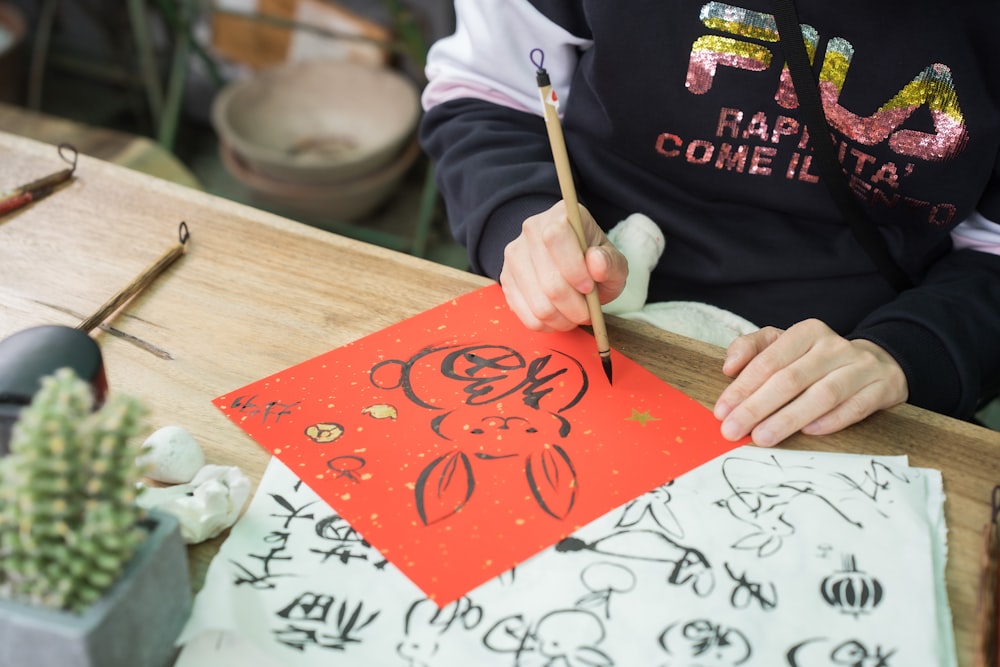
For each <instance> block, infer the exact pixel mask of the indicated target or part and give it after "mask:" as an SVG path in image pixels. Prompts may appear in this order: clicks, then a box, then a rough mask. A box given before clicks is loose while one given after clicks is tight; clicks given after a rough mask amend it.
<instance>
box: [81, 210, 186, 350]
mask: <svg viewBox="0 0 1000 667" xmlns="http://www.w3.org/2000/svg"><path fill="white" fill-rule="evenodd" d="M177 236H178V239H177V243H175V244H174V245H173V246H171V247H170V248H169V249H168V250H167V251H166V252H165V253H163V254H162V255H161V256H160V258H159V259H158V260H156V261H155V262H153V263H152V264H150V265H149V266H147V267H146V269H145V270H144V271H143V272H142V273H140V274H139V275H138V276H136V277H135V278H133V279H132V281H131V282H130V283H129V284H128V285H126V286H125V287H123V288H122V289H121V290H120V291H119V292H118V293H117V294H115V295H114V296H113V297H111V298H110V299H108V300H107V301H106V302H105V303H104V305H102V306H101V307H100V308H98V309H97V310H96V311H95V312H94V313H93V314H92V315H91V316H90V317H88V318H87V319H85V320H83V321H82V322H80V324H78V325H76V328H77V329H80V330H81V331H86V332H90V331H91V330H92V329H93V328H95V327H97V326H98V325H99V324H101V322H103V321H104V320H106V319H108V316H109V315H111V313H113V312H115V311H116V310H118V308H120V307H121V306H122V304H124V303H125V302H126V301H128V300H129V299H131V298H132V297H133V296H134V295H135V294H137V293H138V292H139V291H140V290H142V289H145V288H146V287H147V286H148V285H150V284H151V283H152V282H153V281H154V280H155V279H156V277H157V276H158V275H160V274H161V273H163V271H164V270H166V268H167V267H168V266H170V265H171V264H173V263H174V261H175V260H176V259H177V258H178V257H180V256H181V255H182V254H184V250H185V249H186V248H187V243H188V240H189V239H190V238H191V233H190V232H189V231H188V227H187V223H186V222H181V224H180V226H179V227H178V230H177Z"/></svg>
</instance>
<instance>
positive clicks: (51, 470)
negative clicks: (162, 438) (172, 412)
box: [0, 368, 146, 613]
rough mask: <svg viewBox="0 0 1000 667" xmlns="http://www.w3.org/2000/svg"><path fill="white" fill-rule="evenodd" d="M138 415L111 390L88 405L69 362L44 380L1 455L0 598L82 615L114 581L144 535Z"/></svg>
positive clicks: (141, 413) (140, 409)
mask: <svg viewBox="0 0 1000 667" xmlns="http://www.w3.org/2000/svg"><path fill="white" fill-rule="evenodd" d="M145 415H146V409H145V407H144V406H142V405H141V404H140V403H139V402H138V401H137V400H136V399H134V398H131V397H128V396H122V395H114V394H112V395H110V396H109V397H108V400H107V401H106V402H105V403H104V405H102V406H101V407H100V409H98V410H94V397H93V393H92V392H91V389H90V386H89V385H88V384H87V383H86V382H84V381H83V380H81V379H80V378H78V377H77V376H76V374H74V373H73V371H72V370H70V369H68V368H63V369H60V370H59V371H56V372H55V373H54V374H53V375H50V376H48V377H46V378H43V380H42V383H41V388H40V389H39V391H38V393H37V394H36V395H35V397H34V400H33V401H32V402H31V404H30V405H29V406H27V407H25V408H24V409H23V410H22V411H21V414H20V416H19V418H18V421H17V423H16V425H15V426H14V431H13V433H12V436H11V442H10V450H11V451H10V454H9V455H8V456H7V457H5V458H2V459H0V597H4V598H9V599H12V600H15V601H18V602H23V603H28V604H34V605H40V606H45V607H51V608H57V609H64V610H68V611H73V612H77V613H79V612H81V611H83V610H84V609H86V608H87V607H88V606H89V605H90V604H91V603H93V602H94V601H96V600H97V599H99V598H100V597H101V596H102V595H103V594H104V592H105V591H106V590H107V589H108V588H110V587H111V585H112V584H114V583H115V581H116V580H117V579H118V576H119V575H120V573H121V571H122V569H123V568H124V566H125V564H126V563H128V561H129V559H130V558H131V557H132V555H133V554H134V553H135V549H136V547H137V546H138V545H139V543H140V542H141V541H142V539H143V536H144V531H143V529H142V528H141V526H140V523H139V522H140V519H141V518H142V517H143V510H142V509H141V508H140V507H139V506H138V505H137V504H136V502H135V501H136V495H137V493H138V491H137V482H138V481H139V479H140V478H141V475H142V471H141V470H140V469H139V468H138V467H137V466H136V464H135V459H136V456H137V455H138V453H139V449H140V448H141V446H142V443H141V441H140V440H139V439H138V438H137V436H138V435H139V433H140V432H141V430H142V428H143V425H142V421H143V418H144V417H145Z"/></svg>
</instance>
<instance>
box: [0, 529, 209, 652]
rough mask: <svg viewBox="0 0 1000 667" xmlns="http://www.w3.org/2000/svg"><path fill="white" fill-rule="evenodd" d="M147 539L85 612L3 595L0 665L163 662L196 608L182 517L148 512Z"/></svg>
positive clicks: (0, 603) (1, 604)
mask: <svg viewBox="0 0 1000 667" xmlns="http://www.w3.org/2000/svg"><path fill="white" fill-rule="evenodd" d="M146 523H147V525H148V528H149V531H150V533H149V536H148V537H147V538H146V539H145V540H144V541H143V543H142V545H141V546H140V547H139V550H138V551H137V552H136V555H135V556H134V557H133V558H132V560H131V561H130V562H129V564H128V565H127V566H126V568H125V571H124V572H123V574H122V577H121V579H120V580H119V581H118V583H116V584H115V585H114V586H113V587H112V588H111V590H110V591H108V593H107V595H105V596H104V597H103V598H101V600H100V601H98V602H97V603H96V604H94V605H93V606H92V607H90V608H89V609H87V611H86V612H84V613H83V614H82V615H77V614H71V613H68V612H62V611H53V610H49V609H43V608H40V607H32V606H28V605H22V604H16V603H12V602H10V601H8V600H0V667H166V666H167V665H170V664H172V662H173V660H174V658H175V657H176V652H177V649H176V648H175V647H174V641H175V640H176V639H177V636H178V635H179V634H180V632H181V629H183V627H184V624H185V623H186V621H187V619H188V616H189V615H190V613H191V605H192V595H191V583H190V578H189V576H188V561H187V549H186V547H185V545H184V541H183V539H182V538H181V534H180V527H179V524H178V523H177V519H176V518H175V517H174V516H172V515H170V514H166V513H162V512H156V511H153V512H150V515H149V519H148V520H147V522H146Z"/></svg>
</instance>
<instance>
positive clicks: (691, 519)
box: [176, 446, 956, 667]
mask: <svg viewBox="0 0 1000 667" xmlns="http://www.w3.org/2000/svg"><path fill="white" fill-rule="evenodd" d="M609 483H611V481H610V480H609ZM943 505H944V495H943V489H942V481H941V476H940V473H939V472H938V471H935V470H928V469H920V468H911V467H910V466H909V465H908V462H907V459H906V457H871V456H859V455H852V454H829V453H817V452H799V451H786V450H780V449H778V450H775V449H762V448H757V447H751V446H747V447H741V448H739V449H736V450H734V451H732V452H730V453H729V454H726V455H724V456H722V457H719V458H718V459H715V460H713V461H711V462H709V463H707V464H705V465H703V466H701V467H699V468H697V469H695V470H693V471H692V472H689V473H687V474H685V475H683V476H682V477H680V478H678V479H676V480H674V481H673V482H671V483H669V484H667V485H665V486H662V487H660V488H658V489H654V490H653V491H651V492H649V493H647V494H645V495H643V496H641V497H639V498H638V499H636V500H634V501H632V502H630V503H628V504H627V505H625V506H623V507H620V508H618V509H616V510H614V511H612V512H609V513H608V514H607V515H605V516H603V517H601V518H600V519H598V520H596V521H594V522H592V523H591V524H589V525H587V526H586V527H585V528H584V529H582V530H580V531H577V532H576V533H575V534H574V535H572V536H571V537H568V538H566V539H564V540H562V541H561V542H559V543H558V544H556V545H554V546H552V547H550V548H548V549H546V550H545V551H543V552H541V553H539V554H538V555H537V556H535V557H533V558H531V559H529V560H528V561H526V562H524V563H522V564H521V565H519V566H517V567H516V568H514V569H513V570H511V571H508V572H506V573H505V574H503V575H502V576H500V577H497V578H496V579H494V580H491V581H489V582H487V583H486V584H484V585H482V586H480V587H478V588H476V589H475V590H472V591H470V592H469V593H468V594H467V595H465V596H464V597H462V598H460V599H459V600H457V601H456V602H453V603H451V604H449V605H447V606H446V607H444V608H443V609H439V608H438V607H437V606H436V605H435V604H434V603H433V602H431V601H429V600H427V599H426V598H425V597H424V596H423V594H422V593H421V592H420V590H419V589H418V588H417V587H416V586H414V585H413V584H412V583H410V581H409V580H408V579H406V578H405V577H404V576H403V575H402V574H401V573H400V572H399V571H398V570H396V569H395V568H394V567H393V565H392V564H390V563H387V562H386V561H385V560H384V558H383V557H382V556H381V554H380V553H378V552H377V551H376V550H375V549H373V548H372V547H370V546H369V545H368V544H367V543H366V542H365V541H364V538H363V537H362V536H361V535H359V534H358V533H356V532H355V531H354V530H352V529H351V527H350V526H348V525H347V524H346V523H345V522H344V521H343V520H342V519H340V517H338V516H337V515H336V514H335V513H334V512H333V510H331V509H330V507H329V506H328V505H327V504H325V503H324V502H323V501H321V500H320V499H319V498H318V497H317V496H316V495H315V494H314V493H313V492H312V491H311V490H310V489H309V488H308V487H307V486H305V485H304V484H302V483H301V482H300V481H299V480H298V479H297V478H296V477H295V476H294V475H293V474H292V473H291V472H290V471H289V470H288V468H286V467H285V466H284V464H282V463H281V462H279V461H278V460H277V459H273V460H272V461H271V463H270V464H269V466H268V468H267V471H266V473H265V475H264V477H263V479H262V481H261V484H260V487H259V489H258V491H257V493H256V495H255V497H254V498H253V500H252V502H251V505H250V507H249V508H248V510H247V512H246V514H245V515H244V517H243V518H242V519H241V520H240V521H239V522H238V523H237V524H236V525H235V526H234V527H233V530H232V532H231V534H230V537H229V538H228V539H227V540H226V542H225V543H224V544H223V545H222V548H221V550H220V552H219V554H218V555H217V556H216V558H215V559H214V561H213V562H212V564H211V566H210V568H209V571H208V575H207V578H206V582H205V585H204V588H203V589H202V591H201V592H200V593H199V594H198V596H197V598H196V601H195V609H194V612H193V614H192V617H191V619H190V621H189V623H188V625H187V627H186V629H185V631H184V633H183V635H182V637H181V642H182V643H184V647H183V649H182V651H181V655H180V657H179V659H178V662H177V663H176V667H208V666H213V667H214V666H216V665H221V664H239V665H241V666H244V667H252V666H267V667H272V666H274V667H277V666H281V667H291V666H297V665H302V666H311V665H323V666H324V667H330V666H335V665H352V666H353V665H364V666H365V667H470V666H475V667H490V666H494V665H495V666H497V667H536V666H537V667H541V666H553V667H556V666H558V667H605V666H611V665H617V666H620V667H636V666H641V667H645V666H651V667H653V666H656V667H729V666H756V665H759V666H761V667H780V666H783V665H785V666H789V667H818V666H844V665H851V666H857V665H865V666H866V667H867V666H870V667H876V666H877V667H912V666H913V665H935V666H938V665H940V666H942V667H949V666H951V665H955V664H956V658H955V647H954V637H953V633H952V621H951V614H950V611H949V606H948V600H947V595H946V590H945V583H944V566H945V558H946V542H945V537H946V528H945V524H944V514H943Z"/></svg>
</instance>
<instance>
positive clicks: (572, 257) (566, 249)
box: [500, 201, 628, 331]
mask: <svg viewBox="0 0 1000 667" xmlns="http://www.w3.org/2000/svg"><path fill="white" fill-rule="evenodd" d="M580 218H581V221H582V223H583V230H584V236H585V237H586V239H587V252H586V253H583V252H581V251H580V241H579V240H578V239H577V236H576V232H575V231H573V226H572V225H571V224H570V222H569V219H568V218H567V217H566V204H565V202H563V201H560V202H557V203H556V204H555V205H554V206H553V207H552V208H550V209H549V210H547V211H543V212H541V213H539V214H537V215H533V216H531V217H530V218H528V219H527V220H525V221H524V224H523V225H522V227H521V235H520V236H518V237H517V238H516V239H514V240H513V241H511V242H510V243H509V244H507V248H506V249H505V250H504V262H503V269H502V270H501V272H500V285H501V286H502V287H503V291H504V295H505V296H506V297H507V304H508V305H509V306H510V308H511V310H513V311H514V313H515V314H516V315H517V316H518V317H519V318H520V319H521V322H523V323H524V325H525V326H526V327H527V328H529V329H531V330H533V331H569V330H570V329H572V328H574V327H576V326H579V325H581V324H589V323H590V313H589V312H588V310H587V299H586V298H585V296H584V295H585V294H589V293H590V292H591V290H594V289H597V291H598V295H599V296H600V300H601V303H607V302H609V301H611V300H612V299H614V298H615V297H616V296H618V295H619V294H621V292H622V290H623V289H625V279H626V278H627V277H628V261H627V260H626V259H625V256H624V255H622V254H621V253H620V252H619V251H618V250H617V249H616V248H615V247H614V246H613V245H612V244H611V242H610V241H608V237H607V236H605V235H604V232H603V231H602V230H601V228H600V227H599V226H598V225H597V222H596V221H595V220H594V217H593V216H592V215H591V214H590V212H589V211H588V210H587V209H586V208H584V207H583V206H580Z"/></svg>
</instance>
